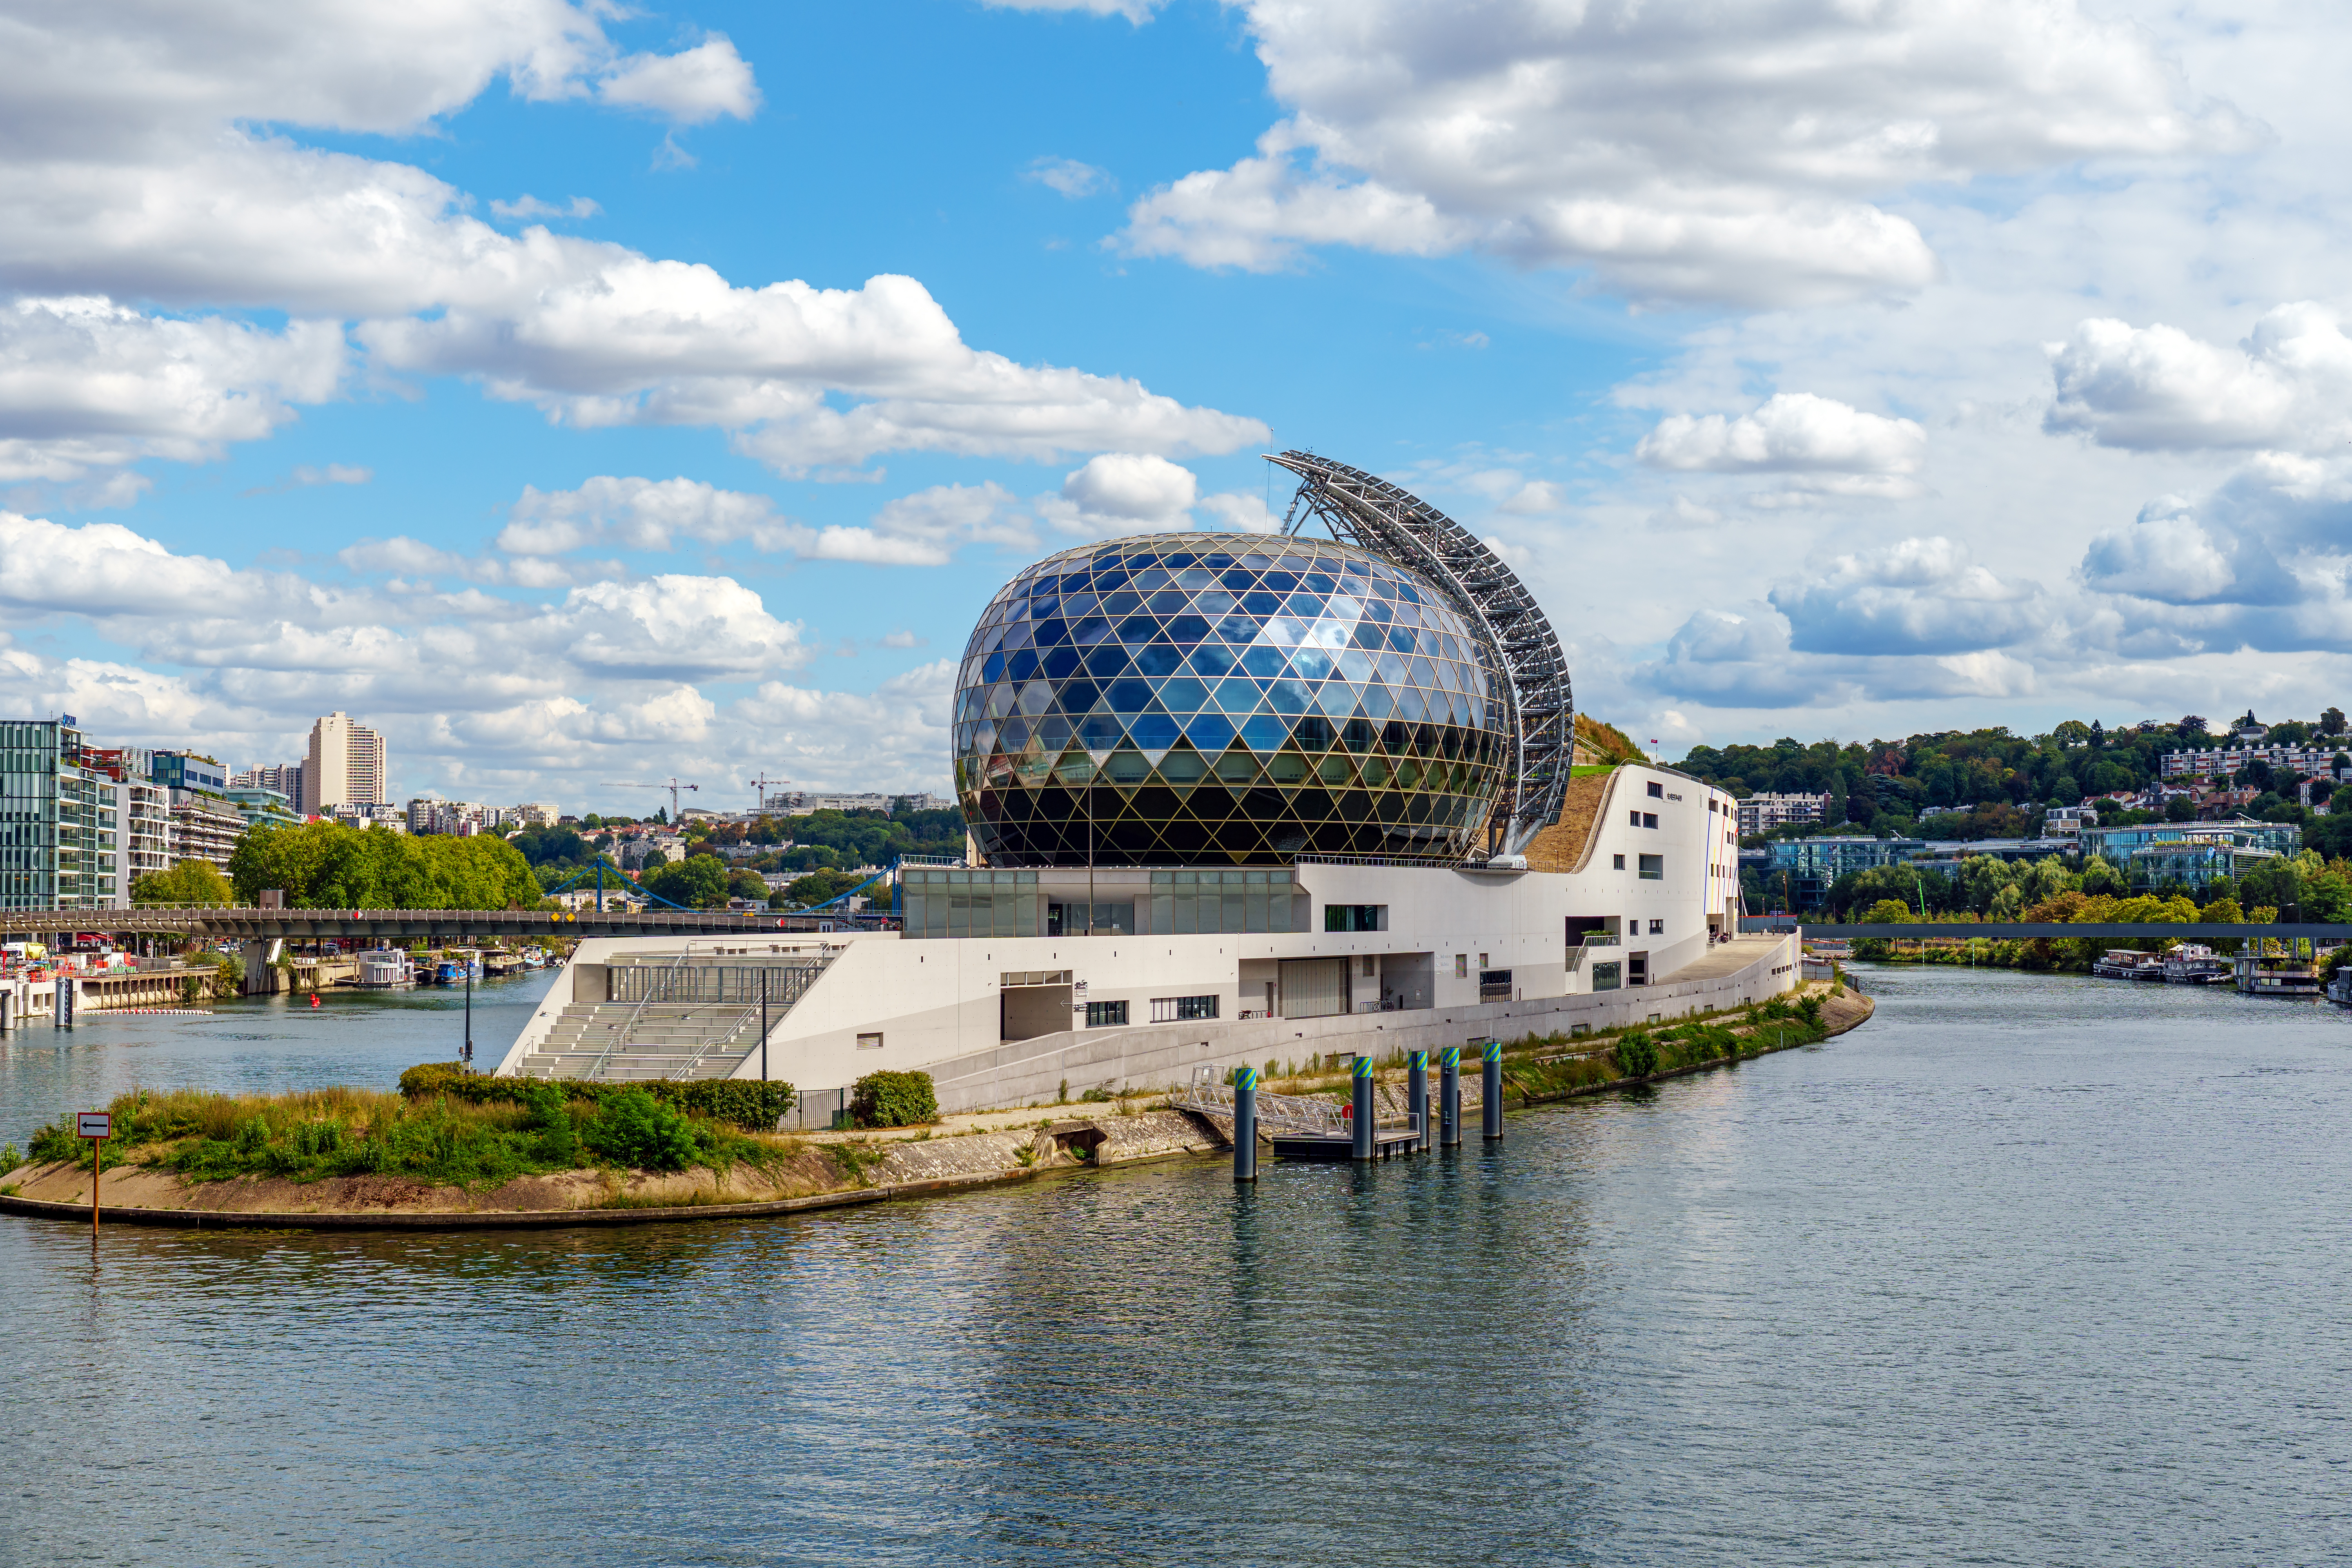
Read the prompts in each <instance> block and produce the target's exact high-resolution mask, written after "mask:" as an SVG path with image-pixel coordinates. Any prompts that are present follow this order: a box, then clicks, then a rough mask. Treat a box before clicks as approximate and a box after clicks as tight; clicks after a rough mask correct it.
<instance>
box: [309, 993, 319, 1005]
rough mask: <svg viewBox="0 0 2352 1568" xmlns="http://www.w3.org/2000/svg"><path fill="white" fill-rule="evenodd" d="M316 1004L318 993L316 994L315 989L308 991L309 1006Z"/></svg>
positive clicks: (317, 1002) (317, 1003)
mask: <svg viewBox="0 0 2352 1568" xmlns="http://www.w3.org/2000/svg"><path fill="white" fill-rule="evenodd" d="M310 1005H311V1006H313V1007H315V1006H317V1005H319V994H318V993H317V992H316V991H313V992H311V993H310Z"/></svg>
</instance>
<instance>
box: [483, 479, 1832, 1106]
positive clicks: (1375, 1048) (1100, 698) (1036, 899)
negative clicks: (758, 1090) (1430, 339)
mask: <svg viewBox="0 0 2352 1568" xmlns="http://www.w3.org/2000/svg"><path fill="white" fill-rule="evenodd" d="M1275 461H1276V462H1277V463H1279V464H1281V465H1282V466H1283V467H1285V468H1290V469H1292V470H1293V471H1295V472H1298V473H1300V474H1301V475H1303V476H1306V478H1307V485H1306V486H1305V487H1303V488H1302V489H1301V492H1300V494H1301V498H1302V500H1310V501H1311V503H1312V510H1313V513H1314V515H1315V516H1317V517H1318V518H1321V519H1323V521H1325V522H1326V523H1327V524H1328V525H1329V527H1330V530H1331V532H1332V537H1331V538H1330V539H1329V540H1328V541H1327V540H1322V539H1314V538H1307V537H1301V536H1298V535H1295V534H1294V535H1283V536H1279V537H1267V536H1255V535H1246V534H1219V533H1170V534H1149V535H1130V536H1124V537H1120V538H1116V539H1111V540H1106V541H1102V542H1097V543H1093V544H1087V545H1081V546H1077V547H1075V548H1073V549H1070V550H1067V551H1064V552H1061V553H1059V554H1057V555H1054V556H1049V557H1047V558H1045V560H1044V561H1041V562H1038V563H1034V564H1033V565H1031V566H1029V567H1027V568H1024V571H1023V572H1022V573H1021V574H1020V575H1019V576H1017V577H1016V578H1015V579H1014V580H1013V582H1012V583H1010V584H1006V585H1005V587H1004V588H1003V590H1001V591H1000V592H999V594H998V595H997V596H996V599H995V600H994V602H993V603H992V604H991V605H990V606H989V608H988V610H987V611H986V612H984V613H983V615H982V618H981V621H980V624H979V626H977V627H976V628H975V630H974V632H973V634H972V637H971V642H970V644H969V645H968V647H967V648H966V651H965V655H964V658H963V662H962V665H961V671H960V677H959V685H958V691H957V697H956V706H955V709H954V714H953V725H954V731H953V735H954V739H953V746H954V754H953V762H954V767H955V775H956V782H957V787H958V790H959V792H960V795H961V800H962V805H963V811H964V816H965V818H966V821H967V824H968V826H969V834H970V836H969V839H968V843H969V849H968V852H967V855H966V856H965V858H964V859H963V860H961V861H960V862H958V863H956V864H952V865H946V864H934V863H924V862H921V861H919V860H918V861H910V862H907V863H902V864H901V865H900V867H899V868H898V887H899V899H900V904H899V910H900V913H901V915H902V917H903V919H902V928H903V929H883V930H875V929H870V928H869V929H864V930H844V931H831V932H828V931H815V932H799V931H789V930H787V929H786V928H787V927H789V926H790V925H791V924H793V921H792V920H791V919H790V918H789V917H778V918H776V919H775V920H774V921H772V923H771V922H768V921H761V924H763V925H768V926H769V929H767V930H765V931H761V930H758V929H756V928H754V929H750V930H747V931H744V932H743V933H742V934H741V935H740V936H729V937H715V938H694V939H683V938H681V939H631V940H615V941H594V942H584V943H583V944H582V946H581V948H580V950H579V952H578V953H577V954H576V956H575V959H574V962H573V963H572V965H571V966H570V967H569V968H568V970H567V971H566V973H565V974H564V975H563V976H562V978H561V979H560V980H559V981H558V982H557V984H556V985H555V987H554V989H553V990H552V991H551V993H550V994H549V995H548V997H547V998H546V999H545V1001H544V1002H543V1003H542V1005H541V1007H540V1008H539V1010H538V1011H537V1013H536V1014H535V1015H534V1016H533V1017H532V1018H531V1020H530V1023H529V1024H528V1025H527V1026H525V1027H524V1028H523V1030H522V1031H521V1034H520V1037H518V1038H517V1039H516V1041H515V1043H514V1046H513V1047H512V1048H511V1049H510V1050H509V1053H508V1054H507V1056H506V1058H505V1059H504V1060H503V1061H501V1062H500V1064H499V1069H498V1070H499V1071H500V1072H502V1073H508V1074H523V1075H530V1076H562V1077H585V1078H593V1079H604V1080H614V1079H632V1078H637V1079H645V1078H656V1077H661V1078H697V1077H705V1078H707V1077H741V1078H760V1077H763V1076H765V1077H770V1078H774V1079H785V1080H788V1081H790V1082H792V1083H793V1084H795V1085H797V1086H799V1087H800V1088H801V1089H803V1090H804V1091H808V1092H810V1093H812V1094H819V1095H821V1094H823V1093H824V1091H828V1090H836V1089H846V1088H847V1087H848V1086H849V1085H851V1084H854V1083H855V1082H856V1079H859V1078H860V1077H862V1076H864V1075H865V1074H866V1073H868V1072H871V1071H873V1070H875V1069H877V1068H896V1069H920V1070H922V1071H925V1072H928V1073H929V1074H930V1075H931V1077H932V1079H933V1081H934V1082H935V1084H936V1085H937V1088H938V1091H939V1096H940V1104H941V1106H942V1107H943V1108H945V1109H947V1110H963V1109H969V1108H973V1107H979V1106H987V1105H1007V1104H1012V1105H1019V1104H1024V1103H1027V1102H1031V1101H1035V1100H1052V1099H1054V1098H1055V1095H1056V1093H1057V1092H1059V1090H1060V1089H1063V1088H1064V1087H1065V1086H1066V1088H1067V1089H1068V1090H1069V1092H1071V1093H1072V1094H1077V1093H1080V1092H1083V1091H1084V1090H1086V1089H1096V1088H1103V1089H1121V1088H1132V1087H1143V1088H1155V1087H1164V1086H1168V1085H1171V1084H1174V1083H1179V1082H1182V1081H1184V1080H1185V1079H1188V1078H1189V1077H1190V1076H1191V1074H1192V1071H1193V1070H1194V1069H1195V1068H1199V1067H1202V1066H1203V1065H1214V1064H1218V1063H1224V1064H1228V1065H1230V1064H1234V1063H1238V1062H1242V1061H1249V1062H1255V1063H1261V1064H1262V1063H1264V1062H1265V1061H1268V1060H1274V1061H1277V1062H1282V1061H1299V1060H1303V1059H1305V1058H1309V1057H1315V1056H1325V1055H1328V1054H1330V1053H1332V1052H1336V1051H1347V1052H1357V1053H1365V1054H1371V1055H1375V1056H1379V1057H1382V1058H1386V1057H1389V1056H1391V1054H1393V1053H1397V1052H1401V1051H1402V1050H1405V1049H1408V1048H1413V1047H1432V1048H1434V1047H1441V1046H1444V1045H1449V1044H1453V1045H1461V1044H1466V1043H1468V1042H1470V1041H1472V1040H1474V1039H1483V1038H1486V1037H1490V1036H1502V1037H1519V1036H1524V1035H1528V1034H1531V1033H1532V1034H1550V1033H1553V1032H1558V1033H1560V1034H1563V1035H1567V1034H1573V1033H1576V1032H1579V1031H1581V1030H1590V1029H1592V1028H1596V1027H1603V1026H1610V1025H1613V1024H1620V1023H1626V1022H1640V1021H1644V1020H1648V1019H1653V1018H1664V1017H1667V1016H1680V1015H1682V1014H1685V1013H1688V1012H1692V1011H1696V1010H1701V1009H1706V1008H1713V1007H1721V1006H1736V1005H1740V1004H1742V1003H1745V1002H1752V1001H1760V1000H1762V999H1763V998H1765V997H1767V996H1769V995H1770V994H1773V993H1775V992H1778V991H1780V990H1784V989H1787V988H1789V987H1790V986H1792V985H1794V984H1796V983H1797V979H1798V957H1797V954H1796V952H1795V948H1794V939H1793V938H1787V937H1756V938H1746V939H1742V938H1737V937H1736V935H1735V933H1736V931H1737V927H1738V907H1739V905H1738V900H1739V883H1738V836H1739V835H1738V803H1737V802H1736V801H1734V800H1733V798H1732V797H1731V796H1730V795H1728V794H1727V793H1726V792H1724V791H1721V790H1718V789H1715V788H1713V787H1711V786H1709V785H1707V784H1702V783H1700V782H1699V781H1697V780H1696V779H1693V778H1690V777H1688V776H1686V775H1685V774H1682V773H1676V772H1675V771H1674V770H1672V769H1669V768H1664V767H1658V766H1654V765H1650V764H1646V763H1640V764H1629V765H1626V766H1622V767H1619V768H1616V769H1614V770H1612V771H1611V772H1609V773H1593V774H1587V775H1586V776H1584V777H1580V778H1579V777H1574V776H1573V770H1572V769H1571V767H1570V755H1571V752H1570V736H1571V734H1572V728H1571V726H1572V720H1573V704H1572V703H1571V702H1570V700H1569V692H1568V685H1567V675H1566V659H1565V656H1564V654H1563V653H1562V651H1561V649H1560V647H1559V642H1558V639H1557V638H1556V637H1554V636H1553V635H1552V633H1551V630H1550V628H1549V626H1547V625H1545V624H1544V622H1543V619H1542V616H1541V613H1540V612H1539V611H1538V609H1537V608H1536V607H1535V605H1534V601H1533V600H1532V599H1531V598H1530V597H1528V595H1527V594H1526V592H1525V590H1524V589H1523V588H1522V587H1521V586H1520V584H1518V581H1517V576H1516V575H1515V574H1513V573H1512V572H1511V570H1510V568H1509V567H1508V566H1507V564H1506V563H1503V562H1502V561H1501V560H1499V559H1498V558H1496V556H1495V555H1494V554H1493V552H1491V551H1489V550H1487V549H1486V546H1485V545H1484V544H1482V543H1480V542H1478V540H1477V539H1476V538H1475V535H1472V534H1471V533H1469V531H1466V530H1464V529H1462V528H1461V527H1460V526H1459V525H1458V524H1455V523H1454V522H1453V521H1451V520H1449V519H1446V518H1445V517H1444V516H1443V515H1442V514H1440V513H1437V512H1435V511H1434V510H1432V509H1430V508H1428V507H1427V506H1426V504H1425V503H1423V502H1421V501H1420V500H1417V499H1416V498H1413V497H1411V496H1409V495H1406V494H1405V493H1404V492H1402V491H1401V490H1397V489H1395V488H1394V487H1392V486H1390V485H1388V484H1387V483H1386V482H1385V481H1382V480H1380V479H1377V478H1375V477H1374V476H1371V475H1369V474H1364V473H1361V472H1360V471H1358V470H1354V469H1349V468H1343V467H1341V466H1340V465H1337V464H1333V463H1330V462H1329V461H1328V459H1324V458H1317V457H1315V456H1313V455H1311V454H1306V453H1284V454H1283V455H1282V456H1281V457H1279V458H1276V459H1275ZM1400 518H1410V519H1411V520H1412V523H1413V526H1412V528H1411V529H1410V530H1401V529H1400V528H1398V527H1397V522H1398V520H1399V519H1400ZM1342 535H1345V536H1346V537H1344V538H1343V537H1342ZM624 855H625V857H626V850H625V851H624ZM843 923H844V924H845V925H850V924H854V922H850V921H844V922H843ZM763 1016H764V1017H765V1019H766V1020H767V1026H766V1028H765V1030H764V1032H763V1031H762V1028H761V1018H762V1017H763Z"/></svg>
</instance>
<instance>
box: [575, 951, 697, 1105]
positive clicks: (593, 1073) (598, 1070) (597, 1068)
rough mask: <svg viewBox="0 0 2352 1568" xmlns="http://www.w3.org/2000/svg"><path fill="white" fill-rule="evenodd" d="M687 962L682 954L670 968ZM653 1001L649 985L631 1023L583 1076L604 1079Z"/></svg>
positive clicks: (606, 1046) (622, 1028)
mask: <svg viewBox="0 0 2352 1568" xmlns="http://www.w3.org/2000/svg"><path fill="white" fill-rule="evenodd" d="M685 962H686V954H684V953H682V952H681V953H679V954H678V955H677V957H676V958H674V959H672V960H670V967H671V968H672V969H676V968H677V966H678V965H679V964H681V963H685ZM653 999H654V988H653V987H652V986H650V985H648V986H646V994H644V995H643V996H641V997H639V998H638V999H637V1005H636V1006H635V1008H633V1009H632V1010H631V1011H630V1013H629V1021H628V1022H627V1023H625V1024H624V1025H622V1026H621V1030H620V1033H619V1034H618V1035H617V1036H616V1037H614V1038H613V1039H612V1040H610V1041H607V1042H606V1043H605V1046H604V1055H602V1056H600V1057H598V1058H596V1062H595V1065H594V1066H593V1067H591V1068H589V1069H588V1071H587V1072H586V1073H585V1074H584V1075H583V1076H585V1077H588V1078H592V1079H603V1078H604V1064H605V1063H607V1062H609V1061H611V1060H612V1059H613V1053H614V1051H616V1050H619V1049H620V1048H621V1047H623V1046H625V1045H627V1044H628V1043H629V1036H630V1035H631V1034H632V1033H634V1032H635V1029H636V1026H637V1019H638V1018H639V1017H640V1016H643V1014H644V1013H645V1010H646V1004H647V1003H649V1002H651V1001H652V1000H653Z"/></svg>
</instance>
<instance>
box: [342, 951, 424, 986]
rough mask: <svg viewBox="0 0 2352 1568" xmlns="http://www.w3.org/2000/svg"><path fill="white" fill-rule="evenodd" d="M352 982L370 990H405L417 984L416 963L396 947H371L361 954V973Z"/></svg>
mask: <svg viewBox="0 0 2352 1568" xmlns="http://www.w3.org/2000/svg"><path fill="white" fill-rule="evenodd" d="M352 984H354V985H358V986H361V987H362V988H364V989H366V990H370V991H404V990H406V989H408V988H409V987H410V986H412V985H414V984H416V965H415V962H414V961H413V960H412V959H410V957H409V956H408V954H406V953H404V952H401V951H400V950H399V949H398V948H396V947H383V948H371V949H369V950H368V951H367V952H362V953H361V954H359V973H358V976H357V977H356V978H355V979H354V980H353V981H352Z"/></svg>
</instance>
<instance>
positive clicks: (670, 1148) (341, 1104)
mask: <svg viewBox="0 0 2352 1568" xmlns="http://www.w3.org/2000/svg"><path fill="white" fill-rule="evenodd" d="M525 1089H526V1091H527V1092H526V1093H525V1095H524V1096H523V1097H522V1099H521V1100H520V1101H506V1100H495V1101H487V1102H482V1103H476V1102H472V1101H468V1100H457V1099H453V1098H451V1097H449V1096H446V1095H435V1096H432V1097H430V1098H425V1097H410V1096H404V1095H398V1094H383V1093H379V1092H377V1091H374V1090H371V1089H343V1088H335V1089H304V1090H299V1091H297V1092H295V1093H292V1094H281V1095H228V1094H215V1093H209V1092H205V1091H204V1090H199V1089H175V1090H172V1091H169V1092H164V1093H158V1092H156V1091H154V1090H152V1089H133V1090H131V1092H129V1093H127V1094H121V1095H118V1096H116V1097H115V1100H114V1102H113V1104H112V1105H110V1107H108V1109H109V1110H111V1111H112V1112H113V1113H114V1128H115V1136H114V1138H113V1139H112V1140H111V1141H110V1142H109V1143H108V1145H107V1160H108V1163H110V1164H114V1163H124V1164H139V1165H144V1166H148V1167H151V1168H162V1169H165V1170H171V1171H174V1172H177V1173H180V1174H181V1175H184V1176H186V1177H188V1178H190V1179H192V1180H194V1181H204V1182H218V1181H227V1180H230V1179H232V1178H234V1177H237V1176H278V1177H283V1178H286V1179H288V1180H290V1181H297V1182H314V1181H320V1180H322V1179H324V1178H327V1177H330V1176H361V1175H398V1176H406V1177H410V1178H413V1179H415V1180H417V1181H421V1182H428V1183H432V1184H436V1185H454V1186H461V1187H469V1188H471V1187H482V1186H496V1185H498V1184H500V1183H502V1182H508V1181H511V1180H513V1179H514V1178H516V1177H518V1176H530V1175H544V1174H549V1173H553V1172H557V1171H572V1170H579V1169H582V1168H583V1167H589V1166H597V1167H603V1168H605V1169H610V1170H647V1171H681V1170H686V1169H688V1168H689V1167H694V1166H700V1167H707V1168H709V1169H711V1170H714V1171H718V1172H720V1173H724V1172H725V1171H727V1170H728V1169H729V1168H730V1166H733V1165H735V1164H738V1163H741V1164H749V1165H753V1166H758V1167H761V1168H766V1167H769V1166H772V1165H773V1164H776V1163H781V1162H782V1161H783V1160H785V1159H789V1158H790V1157H791V1152H792V1145H790V1144H789V1143H787V1142H783V1141H779V1140H775V1139H772V1138H761V1137H755V1136H752V1135H751V1134H747V1133H745V1132H744V1131H741V1130H740V1128H738V1127H736V1126H734V1125H732V1124H731V1123H730V1122H727V1121H716V1120H713V1119H711V1118H709V1117H703V1116H697V1115H695V1114H693V1113H692V1112H689V1111H684V1110H678V1109H677V1107H675V1106H672V1105H668V1104H665V1103H664V1102H662V1101H660V1100H656V1099H654V1098H653V1097H652V1096H651V1095H648V1094H642V1093H636V1094H632V1093H627V1092H623V1093H619V1094H614V1095H608V1096H605V1097H603V1098H602V1099H600V1100H595V1101H593V1102H585V1101H581V1100H571V1099H569V1098H567V1097H566V1096H565V1095H563V1094H562V1093H561V1092H559V1091H558V1090H557V1089H555V1088H553V1087H552V1086H550V1085H546V1084H532V1085H526V1086H525ZM90 1147H91V1146H90V1145H89V1143H87V1142H84V1141H83V1140H81V1139H79V1138H78V1137H76V1136H74V1119H73V1117H72V1116H70V1115H67V1116H63V1117H60V1118H58V1121H55V1122H54V1123H52V1124H50V1125H49V1126H47V1127H44V1128H42V1129H41V1130H40V1131H39V1132H37V1134H35V1135H34V1138H33V1142H32V1148H31V1155H32V1158H33V1159H35V1160H37V1161H43V1162H47V1161H65V1162H68V1163H71V1164H73V1165H75V1166H76V1167H78V1168H79V1169H81V1170H88V1169H89V1166H90Z"/></svg>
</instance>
